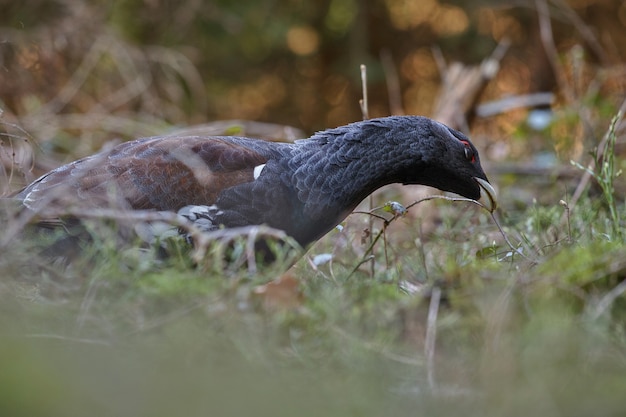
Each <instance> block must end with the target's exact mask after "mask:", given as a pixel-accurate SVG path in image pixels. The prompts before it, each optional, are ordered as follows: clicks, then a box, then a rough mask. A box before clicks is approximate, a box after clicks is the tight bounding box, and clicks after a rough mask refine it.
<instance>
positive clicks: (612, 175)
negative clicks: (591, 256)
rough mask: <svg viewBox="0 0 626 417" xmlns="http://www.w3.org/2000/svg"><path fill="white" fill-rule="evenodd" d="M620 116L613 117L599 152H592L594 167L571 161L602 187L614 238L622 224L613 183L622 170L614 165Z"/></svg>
mask: <svg viewBox="0 0 626 417" xmlns="http://www.w3.org/2000/svg"><path fill="white" fill-rule="evenodd" d="M622 117H623V114H621V113H620V114H617V115H615V116H614V117H613V119H612V120H611V125H610V127H609V130H608V132H607V134H606V138H605V140H604V141H603V143H604V147H603V149H602V150H601V152H598V151H597V150H596V151H595V152H594V153H593V156H594V158H595V159H596V164H595V169H591V168H588V167H583V166H582V165H580V164H579V163H577V162H572V163H573V164H574V165H575V166H576V167H578V168H579V169H581V170H584V171H586V172H588V173H589V175H591V176H592V177H593V178H594V179H595V180H596V182H597V183H598V185H599V186H600V188H601V189H602V195H603V196H604V199H605V202H606V205H607V207H608V209H609V213H610V215H611V224H612V226H613V230H612V231H613V233H612V235H613V236H615V238H616V239H620V238H621V237H622V225H621V221H620V220H621V219H620V214H619V209H618V207H617V204H618V202H617V198H616V196H615V186H614V183H615V179H616V178H617V177H619V176H620V175H621V174H622V170H621V169H617V168H616V166H615V139H616V137H617V134H616V131H615V129H616V125H617V122H618V121H620V120H621V119H622Z"/></svg>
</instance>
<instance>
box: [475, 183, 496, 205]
mask: <svg viewBox="0 0 626 417" xmlns="http://www.w3.org/2000/svg"><path fill="white" fill-rule="evenodd" d="M474 179H475V180H476V182H477V183H478V186H479V187H480V198H479V199H478V202H479V203H480V204H482V205H483V207H485V208H486V209H487V210H489V212H490V213H493V212H494V211H495V209H497V208H498V199H497V197H496V190H494V188H493V186H492V185H491V184H489V182H487V181H485V180H483V179H482V178H476V177H474Z"/></svg>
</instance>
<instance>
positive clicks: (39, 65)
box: [0, 0, 626, 192]
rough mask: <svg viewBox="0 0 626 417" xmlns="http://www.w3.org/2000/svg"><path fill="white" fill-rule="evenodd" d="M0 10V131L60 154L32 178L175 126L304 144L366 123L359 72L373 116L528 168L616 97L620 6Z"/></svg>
mask: <svg viewBox="0 0 626 417" xmlns="http://www.w3.org/2000/svg"><path fill="white" fill-rule="evenodd" d="M0 10H1V13H0V109H1V111H2V112H3V113H2V115H1V116H0V117H1V119H0V121H2V122H3V125H2V126H0V128H3V129H4V130H7V131H9V132H8V133H13V134H18V132H16V131H15V129H16V128H17V129H21V130H23V132H21V133H24V134H26V136H28V137H29V138H30V139H31V140H32V141H33V142H34V143H36V144H37V146H36V148H38V149H39V150H41V151H43V152H42V153H43V154H45V155H47V156H48V157H52V158H53V159H52V160H50V161H46V160H45V158H44V159H42V160H40V161H39V162H38V164H39V165H40V166H35V172H34V174H33V175H36V174H40V173H41V172H43V171H45V170H46V169H49V168H51V167H52V166H54V165H55V163H58V162H56V160H57V159H59V158H60V159H61V160H63V161H67V160H69V159H72V158H74V157H77V156H82V155H84V154H88V153H91V152H93V151H95V150H97V149H99V148H100V147H102V146H103V145H104V143H106V142H108V141H110V140H113V139H123V140H126V139H130V138H134V137H137V136H145V135H151V134H159V133H163V132H164V131H168V129H172V128H173V127H176V126H187V125H193V124H199V123H206V122H212V121H216V120H230V119H241V120H251V121H257V122H271V123H276V124H281V125H288V126H293V127H295V128H298V129H301V131H302V133H300V132H298V133H300V135H304V136H308V135H309V134H311V133H313V132H314V131H317V130H321V129H325V128H328V127H334V126H337V125H342V124H346V123H349V122H352V121H356V120H359V119H361V118H362V114H361V109H360V107H359V103H358V101H359V99H360V98H361V95H362V91H361V78H360V71H359V66H360V65H361V64H365V65H366V66H367V81H368V94H369V112H370V116H371V117H377V116H386V115H389V114H420V115H427V116H431V117H435V118H438V119H439V120H442V121H444V122H446V123H448V124H451V125H453V126H454V127H457V128H460V129H462V130H465V131H466V132H470V133H471V134H472V135H473V136H472V137H473V138H475V142H477V144H478V146H479V149H481V151H482V152H483V153H484V154H485V156H484V157H483V159H486V160H489V161H493V162H498V161H509V160H515V161H527V162H529V163H530V164H531V166H530V167H526V168H524V169H523V170H528V171H529V172H534V171H532V170H533V169H536V168H537V164H539V165H540V164H542V163H544V164H545V163H546V161H547V163H549V164H550V163H555V162H558V161H561V162H562V161H565V162H566V163H569V159H579V158H581V157H582V156H584V155H585V154H586V153H587V151H588V150H589V149H590V148H592V147H593V146H594V145H595V144H596V143H595V142H597V140H598V138H599V136H601V135H602V133H603V132H604V131H605V130H606V119H607V118H610V116H611V115H612V114H614V113H615V112H616V110H617V108H618V107H619V105H620V103H621V100H622V99H623V97H624V93H625V92H626V76H625V75H626V74H625V72H626V67H625V62H626V4H625V3H624V2H623V1H620V0H552V1H548V0H536V1H533V0H518V1H512V2H507V3H506V4H502V2H499V1H489V0H452V1H438V0H420V1H417V0H376V1H367V2H365V1H357V0H321V1H316V2H309V1H302V0H288V1H257V0H240V1H236V2H233V1H225V0H224V1H200V0H183V1H178V0H177V1H169V0H122V1H112V2H109V1H107V2H105V1H78V0H25V1H19V2H16V1H9V0H2V1H0ZM481 64H482V67H481ZM487 64H490V65H487ZM472 71H474V72H472ZM537 93H539V94H537ZM591 104H593V105H592V106H590V105H591ZM599 119H600V120H601V121H602V124H601V125H598V120H599ZM254 130H255V129H252V131H251V132H246V133H248V134H250V135H253V134H254V133H255V131H254ZM21 133H19V134H21ZM258 135H262V133H259V134H258ZM77 139H80V140H77ZM25 152H26V153H27V154H28V151H25ZM20 155H21V154H20V153H19V152H18V153H17V156H15V155H13V156H12V155H7V154H6V152H5V154H4V155H3V156H2V158H3V162H4V165H5V170H7V169H8V168H9V167H10V166H15V164H16V163H17V166H29V164H31V163H32V162H31V160H30V156H29V155H24V156H23V157H22V158H21V159H20ZM38 168H40V169H38ZM518 169H519V168H518ZM27 176H29V175H27ZM28 179H31V178H27V179H25V180H23V181H26V180H28ZM16 181H17V183H18V185H19V182H20V180H19V179H16ZM23 181H22V182H23ZM11 187H13V188H15V187H14V186H9V187H8V188H11ZM6 188H7V186H6V185H5V190H4V192H6V191H7V190H6Z"/></svg>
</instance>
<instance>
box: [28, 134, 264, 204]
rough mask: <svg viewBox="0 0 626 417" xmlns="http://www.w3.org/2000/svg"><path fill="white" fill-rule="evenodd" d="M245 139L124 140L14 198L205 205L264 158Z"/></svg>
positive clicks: (37, 201) (246, 177)
mask: <svg viewBox="0 0 626 417" xmlns="http://www.w3.org/2000/svg"><path fill="white" fill-rule="evenodd" d="M247 141H249V142H253V141H254V140H252V139H248V140H246V139H242V138H239V139H236V138H235V139H233V138H220V137H157V138H147V139H140V140H136V141H133V142H127V143H123V144H121V145H118V146H116V147H115V148H113V149H112V150H110V151H108V152H104V153H100V154H96V155H93V156H91V157H87V158H84V159H81V160H78V161H75V162H72V163H70V164H68V165H64V166H62V167H60V168H58V169H56V170H54V171H51V172H50V173H48V174H46V175H44V176H43V177H41V178H40V179H38V180H37V181H35V182H34V183H32V184H31V185H29V186H28V187H26V188H25V189H24V190H23V191H21V192H20V193H18V194H17V195H16V197H18V198H22V199H23V200H24V203H25V204H26V205H27V206H29V207H31V208H40V209H41V208H44V207H47V208H52V209H56V210H58V209H60V208H61V207H64V206H65V207H67V206H68V205H77V206H79V207H126V208H133V209H158V210H177V209H179V208H181V207H183V206H185V205H190V204H196V205H211V204H213V203H214V202H215V200H216V198H217V196H218V194H219V193H220V192H221V191H222V190H224V189H225V188H228V187H232V186H234V185H237V184H240V183H243V182H249V181H252V180H253V179H254V176H253V170H254V167H256V166H258V165H261V164H264V163H265V162H266V161H267V158H266V157H265V156H263V155H261V154H260V153H259V152H258V151H257V150H254V149H252V148H251V147H247V146H245V145H246V142H247ZM254 142H256V141H254ZM261 143H267V142H263V141H259V144H261ZM259 144H256V143H255V145H256V146H255V148H257V149H260V147H259ZM267 145H268V146H270V145H271V144H270V143H267Z"/></svg>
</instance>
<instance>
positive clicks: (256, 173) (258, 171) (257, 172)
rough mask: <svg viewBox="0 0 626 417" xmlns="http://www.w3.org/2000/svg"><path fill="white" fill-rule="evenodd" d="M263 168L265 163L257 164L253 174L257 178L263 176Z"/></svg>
mask: <svg viewBox="0 0 626 417" xmlns="http://www.w3.org/2000/svg"><path fill="white" fill-rule="evenodd" d="M263 168H265V164H262V165H257V166H255V167H254V171H253V172H252V176H253V177H254V179H255V180H256V179H257V178H259V177H260V176H261V172H263Z"/></svg>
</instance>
